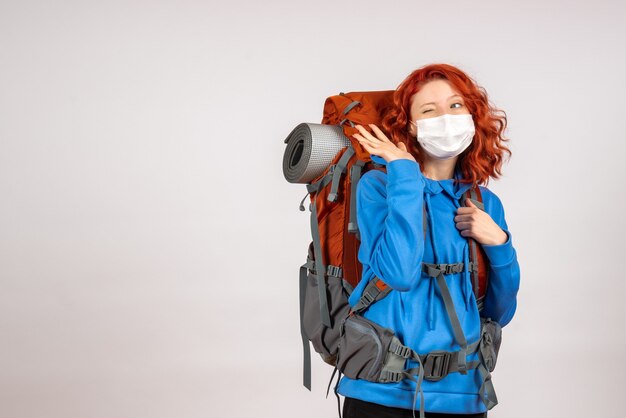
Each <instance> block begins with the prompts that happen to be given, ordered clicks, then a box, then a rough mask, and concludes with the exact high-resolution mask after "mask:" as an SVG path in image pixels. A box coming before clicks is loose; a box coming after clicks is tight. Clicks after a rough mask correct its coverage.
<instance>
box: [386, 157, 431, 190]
mask: <svg viewBox="0 0 626 418" xmlns="http://www.w3.org/2000/svg"><path fill="white" fill-rule="evenodd" d="M387 179H388V181H387V187H396V188H398V189H403V188H407V191H409V190H411V189H413V193H414V188H415V183H417V182H421V183H422V186H423V185H425V182H424V178H423V177H422V172H421V171H420V166H419V164H418V163H417V162H415V161H413V160H409V159H408V158H399V159H397V160H393V161H391V162H388V163H387Z"/></svg>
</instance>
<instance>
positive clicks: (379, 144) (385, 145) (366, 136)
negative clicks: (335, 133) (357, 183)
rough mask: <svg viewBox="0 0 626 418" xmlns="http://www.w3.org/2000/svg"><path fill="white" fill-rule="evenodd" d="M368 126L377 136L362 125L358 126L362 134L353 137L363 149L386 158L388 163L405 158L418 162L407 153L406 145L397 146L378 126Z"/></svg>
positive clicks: (399, 144)
mask: <svg viewBox="0 0 626 418" xmlns="http://www.w3.org/2000/svg"><path fill="white" fill-rule="evenodd" d="M368 126H369V127H370V128H372V131H374V133H375V134H376V136H374V135H372V134H371V133H369V132H368V131H367V130H366V129H365V128H364V127H362V126H361V125H356V128H357V129H358V130H359V132H361V134H354V135H352V136H354V137H355V138H356V139H357V140H358V141H359V143H360V144H361V145H362V146H363V148H365V150H366V151H367V152H369V153H370V154H371V155H378V156H379V157H382V158H384V159H385V161H387V162H388V163H390V162H391V161H393V160H399V159H403V158H404V159H408V160H413V161H416V160H415V157H413V154H411V153H410V152H408V151H407V149H406V145H404V143H402V142H400V143H398V146H396V144H394V143H393V142H391V141H390V140H389V138H387V136H386V135H385V134H384V133H383V131H381V130H380V128H379V127H378V126H376V125H374V124H373V123H370V124H369V125H368ZM416 162H417V161H416Z"/></svg>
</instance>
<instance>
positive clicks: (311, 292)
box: [303, 272, 350, 366]
mask: <svg viewBox="0 0 626 418" xmlns="http://www.w3.org/2000/svg"><path fill="white" fill-rule="evenodd" d="M343 281H344V280H343V279H341V278H338V277H333V276H327V277H326V292H327V295H328V296H327V300H328V308H329V309H330V317H331V321H332V327H330V328H329V327H327V326H325V325H324V324H323V323H322V319H321V314H320V297H319V290H318V287H317V286H318V285H317V276H316V275H314V274H312V273H311V272H308V276H307V285H306V297H305V301H304V319H303V328H304V332H305V334H306V336H307V337H308V339H309V340H311V344H313V348H314V349H315V351H316V352H318V353H319V354H320V355H321V356H322V359H323V360H324V361H325V362H326V363H328V364H330V365H331V366H334V365H335V363H336V355H337V346H338V345H339V334H340V328H341V322H342V320H343V318H345V317H346V316H348V312H349V310H350V305H349V304H348V294H347V291H346V289H345V288H344V283H343Z"/></svg>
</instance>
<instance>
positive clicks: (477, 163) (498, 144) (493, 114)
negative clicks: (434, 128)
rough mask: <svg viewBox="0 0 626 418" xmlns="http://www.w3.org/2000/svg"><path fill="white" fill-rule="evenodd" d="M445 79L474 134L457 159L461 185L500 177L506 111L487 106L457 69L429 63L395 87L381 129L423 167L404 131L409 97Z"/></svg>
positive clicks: (474, 85)
mask: <svg viewBox="0 0 626 418" xmlns="http://www.w3.org/2000/svg"><path fill="white" fill-rule="evenodd" d="M437 79H444V80H447V81H448V82H449V83H450V84H451V85H452V87H453V88H455V89H456V90H457V91H458V92H459V94H461V96H463V98H464V99H465V105H466V106H467V109H468V110H469V112H470V113H471V114H472V118H473V120H474V126H475V129H476V133H475V135H474V139H473V140H472V143H471V144H470V145H469V147H467V149H465V150H464V151H463V152H462V153H461V154H460V155H459V159H458V160H457V164H456V165H457V168H458V169H460V171H461V173H462V177H463V179H462V180H461V183H473V184H476V185H478V184H484V185H487V184H488V183H489V178H490V177H493V178H494V179H497V178H499V177H500V176H501V175H502V171H501V168H502V162H503V157H504V153H505V152H506V153H508V155H509V159H510V157H511V155H512V153H511V150H509V149H508V148H507V147H506V146H505V144H504V142H506V141H508V140H509V139H507V138H504V137H503V136H502V134H503V132H504V130H505V129H506V126H507V119H506V112H504V111H503V110H500V109H497V108H495V107H494V106H492V105H491V104H490V103H489V99H488V97H487V92H486V91H485V89H484V88H483V87H480V86H479V85H478V84H477V83H476V82H475V81H474V80H473V79H472V78H470V77H469V76H468V75H467V74H465V73H464V72H463V71H461V70H460V69H458V68H456V67H454V66H452V65H449V64H430V65H426V66H424V67H422V68H419V69H417V70H415V71H413V72H412V73H411V74H409V76H408V77H407V78H405V79H404V81H403V82H402V83H400V85H399V86H398V88H397V89H396V90H395V92H394V94H393V105H391V106H390V107H389V108H387V109H385V111H384V117H383V120H382V126H383V129H384V131H385V132H386V133H387V134H388V136H389V137H390V140H391V141H392V142H394V143H395V144H398V143H399V142H403V143H404V144H405V145H406V146H407V150H408V151H409V152H410V153H411V154H413V156H415V159H416V160H417V162H418V163H419V164H420V167H423V166H424V159H425V156H424V153H425V151H423V150H422V148H421V146H420V145H419V143H418V142H417V140H416V138H415V137H413V136H411V135H410V134H409V132H408V126H409V122H410V120H409V119H410V109H411V97H413V95H414V94H415V93H417V92H418V91H420V89H421V88H422V86H423V85H424V84H426V83H428V82H429V81H432V80H437Z"/></svg>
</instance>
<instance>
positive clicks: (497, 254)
mask: <svg viewBox="0 0 626 418" xmlns="http://www.w3.org/2000/svg"><path fill="white" fill-rule="evenodd" d="M503 231H504V232H506V236H507V240H506V242H505V243H503V244H494V245H484V244H483V246H482V247H483V250H485V254H487V257H488V258H489V261H490V262H491V265H492V267H499V266H505V265H507V264H510V263H512V262H513V260H514V259H515V250H514V249H513V243H512V242H511V233H510V232H509V231H507V230H506V229H503Z"/></svg>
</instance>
